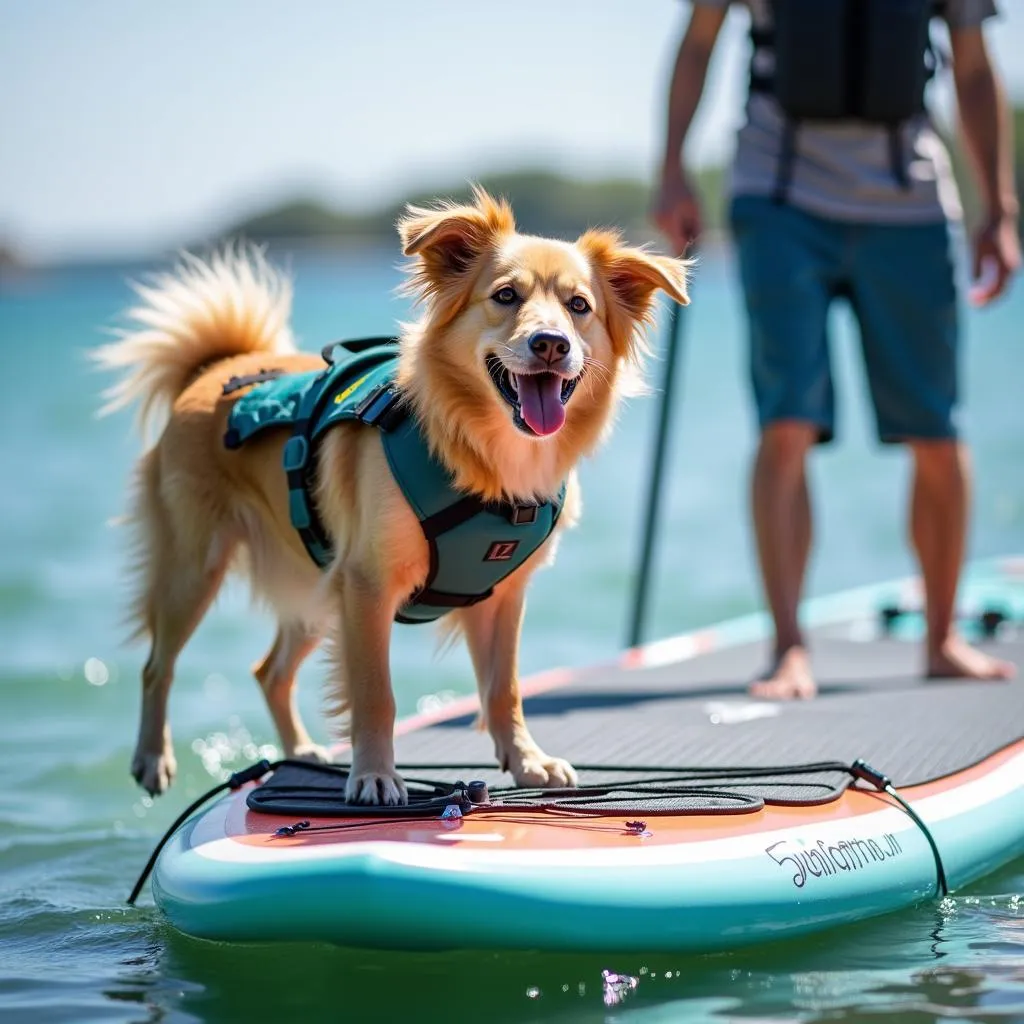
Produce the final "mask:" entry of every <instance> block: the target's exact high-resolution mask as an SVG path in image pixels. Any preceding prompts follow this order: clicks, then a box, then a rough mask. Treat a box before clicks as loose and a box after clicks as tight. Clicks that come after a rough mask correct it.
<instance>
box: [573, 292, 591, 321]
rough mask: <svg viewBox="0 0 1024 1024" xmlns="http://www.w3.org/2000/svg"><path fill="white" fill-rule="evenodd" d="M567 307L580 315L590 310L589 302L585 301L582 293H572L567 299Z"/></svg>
mask: <svg viewBox="0 0 1024 1024" xmlns="http://www.w3.org/2000/svg"><path fill="white" fill-rule="evenodd" d="M569 308H570V309H571V310H572V311H573V312H574V313H577V314H579V315H580V316H582V315H583V314H584V313H589V312H590V303H589V302H587V300H586V299H585V298H583V296H582V295H574V296H573V297H572V298H571V299H570V300H569Z"/></svg>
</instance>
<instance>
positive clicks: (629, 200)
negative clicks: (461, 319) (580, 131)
mask: <svg viewBox="0 0 1024 1024" xmlns="http://www.w3.org/2000/svg"><path fill="white" fill-rule="evenodd" d="M1014 126H1015V132H1014V146H1015V157H1016V161H1015V167H1016V174H1017V189H1018V193H1019V194H1021V195H1024V107H1019V108H1017V109H1016V110H1015V111H1014ZM950 148H951V151H952V153H953V164H954V169H955V171H956V174H957V177H958V179H959V181H960V186H961V192H962V195H963V200H964V207H965V212H966V218H967V222H968V224H973V223H976V222H977V218H978V216H979V203H978V197H977V191H976V189H975V188H974V184H973V181H972V179H971V176H970V175H969V173H968V166H967V159H966V156H965V154H964V153H963V150H962V148H961V147H960V146H959V145H957V144H955V143H954V144H952V145H951V147H950ZM724 183H725V173H724V171H723V169H722V168H720V167H708V168H704V169H701V170H699V171H698V172H697V185H698V187H699V189H700V191H701V193H702V195H703V197H704V208H705V225H706V228H707V230H708V232H709V233H710V234H714V233H715V232H717V231H720V230H721V229H722V227H723V223H724V217H725V208H724V205H725V204H724V200H723V186H724ZM480 184H482V185H484V186H485V187H486V188H487V189H488V190H489V191H491V192H492V193H494V194H496V195H504V196H507V197H508V198H509V199H510V200H511V201H512V204H513V206H514V208H515V213H516V221H517V223H518V224H519V227H520V229H521V230H523V231H526V232H530V233H539V234H547V235H553V236H556V237H562V238H570V239H571V238H576V237H577V236H578V235H579V234H580V233H581V232H583V231H585V230H586V229H587V228H588V227H593V226H615V227H617V228H620V229H621V230H622V231H623V232H624V233H625V235H626V236H627V238H629V239H630V240H631V241H634V242H645V241H652V240H655V237H656V236H655V234H654V230H653V228H652V227H651V224H650V220H649V210H650V205H651V199H652V185H651V183H650V182H646V181H642V180H638V179H631V178H608V179H603V180H583V179H574V178H570V177H568V176H565V175H561V174H557V173H554V172H551V171H545V170H522V171H510V172H504V173H495V174H485V175H483V176H482V178H481V179H480ZM468 194H469V189H468V186H467V184H466V183H465V182H460V183H457V184H453V183H447V185H446V186H444V185H443V186H442V187H439V188H436V189H431V190H429V191H427V190H425V191H422V192H419V193H416V194H413V195H409V196H405V197H403V198H402V199H401V200H397V199H396V200H395V201H393V202H391V203H388V204H385V205H383V206H381V207H379V208H377V209H375V210H370V211H367V212H353V211H348V210H342V209H335V208H332V207H330V206H328V205H326V204H324V203H320V202H317V201H315V200H313V199H308V198H299V199H296V200H294V201H291V202H286V203H283V204H281V205H278V206H274V207H272V208H271V209H267V210H264V211H261V212H257V213H256V214H254V215H253V216H251V217H248V218H246V219H244V220H242V221H240V222H238V223H235V224H232V225H229V226H228V228H227V229H226V230H225V231H224V232H223V234H224V235H226V236H244V237H246V238H250V239H252V240H254V241H269V242H275V241H288V242H301V241H306V242H320V243H323V244H332V243H341V242H376V243H385V244H394V237H395V236H394V224H395V220H396V219H397V217H398V216H399V214H400V213H401V211H402V209H403V208H404V205H405V203H406V202H407V201H408V202H413V203H427V202H430V201H431V200H433V199H435V198H436V197H446V198H451V199H456V200H459V199H464V198H465V197H467V196H468Z"/></svg>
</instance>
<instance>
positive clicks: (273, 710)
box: [252, 622, 331, 762]
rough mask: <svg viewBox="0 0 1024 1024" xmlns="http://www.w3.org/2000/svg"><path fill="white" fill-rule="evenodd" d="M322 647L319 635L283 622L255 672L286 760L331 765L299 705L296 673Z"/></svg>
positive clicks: (298, 624) (294, 623)
mask: <svg viewBox="0 0 1024 1024" xmlns="http://www.w3.org/2000/svg"><path fill="white" fill-rule="evenodd" d="M319 643H320V637H319V635H317V634H316V633H313V632H310V630H309V629H308V628H307V627H306V626H305V625H304V624H303V623H301V622H280V623H278V627H277V636H276V637H275V638H274V645H273V647H271V648H270V650H269V651H268V652H267V656H266V657H265V658H264V659H263V660H262V661H261V662H259V663H258V664H256V665H254V666H253V670H252V671H253V675H255V676H256V679H257V681H258V682H259V684H260V689H261V690H262V691H263V696H264V697H265V698H266V701H267V708H268V709H269V710H270V715H271V717H272V718H273V719H274V725H275V726H276V727H277V734H278V736H279V737H280V738H281V746H282V748H283V753H284V756H285V757H293V758H299V759H301V760H307V761H321V762H328V761H330V759H331V756H330V754H329V753H328V752H327V751H326V750H325V749H324V748H323V747H321V746H318V745H317V744H316V743H314V742H313V741H312V739H310V736H309V733H308V732H307V731H306V726H305V725H304V724H303V722H302V718H301V716H300V715H299V710H298V707H297V706H296V702H295V673H296V672H298V670H299V666H300V665H301V664H302V662H303V661H304V660H305V659H306V658H307V657H308V656H309V655H310V654H312V653H313V651H314V650H315V649H316V647H317V645H318V644H319Z"/></svg>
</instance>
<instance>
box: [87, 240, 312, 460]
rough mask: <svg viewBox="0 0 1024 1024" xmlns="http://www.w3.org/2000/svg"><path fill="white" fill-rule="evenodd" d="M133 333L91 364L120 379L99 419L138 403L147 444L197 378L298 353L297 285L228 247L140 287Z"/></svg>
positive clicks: (246, 249) (252, 255)
mask: <svg viewBox="0 0 1024 1024" xmlns="http://www.w3.org/2000/svg"><path fill="white" fill-rule="evenodd" d="M133 287H134V289H135V292H136V294H137V295H138V296H139V299H140V300H141V301H140V302H139V304H138V305H137V306H135V307H134V308H133V309H130V310H129V311H128V313H127V317H128V319H129V321H130V322H131V326H130V327H128V328H125V329H124V330H121V331H119V332H118V340H117V341H115V342H113V343H112V344H110V345H104V346H103V347H101V348H99V349H96V350H95V351H94V352H93V353H92V355H93V358H94V359H95V360H96V362H97V363H99V364H100V365H101V366H102V367H104V368H106V369H112V370H118V371H121V372H122V377H121V379H120V380H119V381H118V382H117V383H116V384H114V385H113V386H112V387H111V388H109V389H108V390H107V391H105V392H104V394H103V397H104V398H105V399H106V405H104V407H103V408H102V409H101V410H100V414H101V415H105V414H106V413H110V412H113V411H115V410H117V409H122V408H124V407H125V406H128V405H132V404H133V403H138V415H139V423H140V426H141V428H142V432H143V436H144V437H145V438H147V440H149V439H152V438H153V437H155V435H156V434H157V432H158V431H159V430H160V429H162V427H163V425H164V423H165V422H166V420H167V417H168V415H169V414H170V409H171V406H172V405H173V404H174V401H175V399H176V398H177V397H178V395H180V394H181V392H182V391H184V390H185V388H186V387H187V386H188V384H189V383H190V382H191V381H192V380H193V379H194V378H195V376H196V375H197V374H198V372H199V371H200V370H202V369H204V368H205V367H207V366H209V365H211V364H212V363H215V362H217V361H218V360H220V359H226V358H228V357H230V356H237V355H244V354H245V353H248V352H278V353H280V352H293V351H294V350H295V345H294V342H293V340H292V335H291V331H290V329H289V327H288V320H289V317H290V315H291V302H292V286H291V281H290V280H289V279H288V278H287V277H286V276H284V275H282V274H280V273H279V272H278V271H276V270H275V269H274V268H273V267H272V266H271V265H270V264H269V263H268V262H267V260H266V257H265V256H264V255H263V252H262V251H261V250H260V249H257V248H255V247H252V246H239V247H237V248H236V247H234V246H228V247H227V248H225V249H223V250H221V251H219V252H217V253H215V254H214V255H213V256H212V257H211V258H210V259H209V260H202V259H200V258H199V257H197V256H192V255H190V254H185V255H183V256H182V258H181V261H180V262H179V264H178V266H177V267H176V268H175V269H174V270H173V271H172V272H170V273H166V274H158V275H156V276H155V277H154V278H152V279H151V280H150V281H149V282H148V283H146V284H135V285H134V286H133Z"/></svg>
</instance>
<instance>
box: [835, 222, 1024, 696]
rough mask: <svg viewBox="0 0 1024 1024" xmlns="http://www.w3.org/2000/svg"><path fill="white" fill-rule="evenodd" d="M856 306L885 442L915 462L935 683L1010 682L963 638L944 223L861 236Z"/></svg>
mask: <svg viewBox="0 0 1024 1024" xmlns="http://www.w3.org/2000/svg"><path fill="white" fill-rule="evenodd" d="M854 261H855V265H856V272H855V274H854V295H853V304H854V309H855V312H856V313H857V316H858V319H859V321H860V324H861V334H862V338H863V342H864V356H865V361H866V364H867V368H868V379H869V381H870V386H871V394H872V399H873V402H874V406H875V415H876V417H877V422H878V433H879V437H880V438H881V440H882V441H883V442H884V443H899V442H904V443H906V444H908V446H909V447H910V450H911V453H912V457H913V463H914V466H913V483H912V486H911V496H910V539H911V543H912V546H913V549H914V551H915V554H916V555H917V559H918V562H919V564H920V568H921V576H922V579H923V582H924V592H925V614H926V623H927V641H926V648H925V671H926V673H927V674H928V675H929V676H946V677H948V676H957V677H963V676H966V677H970V678H979V679H997V678H1007V677H1009V676H1010V675H1012V673H1013V667H1012V666H1011V665H1009V664H1007V663H1005V662H1002V661H999V660H997V659H995V658H991V657H989V656H988V655H987V654H984V653H982V652H981V651H978V650H975V649H974V648H973V647H971V646H970V645H969V644H967V643H966V641H964V640H963V638H962V637H960V636H959V634H958V633H957V631H956V624H955V606H956V593H957V586H958V583H959V578H960V569H961V566H962V564H963V559H964V548H965V543H966V536H967V520H968V509H969V505H970V471H969V459H968V453H967V449H966V446H965V445H964V444H963V442H961V441H960V440H959V439H958V437H957V431H956V407H957V391H958V387H957V383H958V382H957V364H958V352H957V349H958V320H957V296H956V286H955V277H954V266H953V259H952V255H951V252H950V240H949V234H948V231H947V229H946V226H945V225H944V224H929V225H900V226H894V225H884V226H883V225H874V226H872V227H870V228H863V229H860V230H859V231H858V245H857V249H856V253H855V256H854Z"/></svg>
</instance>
